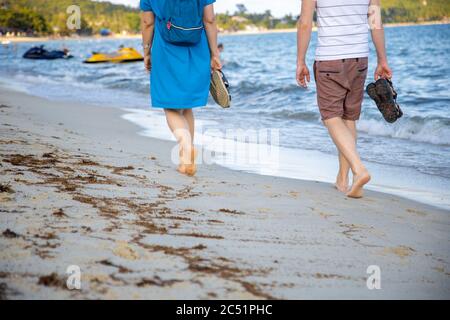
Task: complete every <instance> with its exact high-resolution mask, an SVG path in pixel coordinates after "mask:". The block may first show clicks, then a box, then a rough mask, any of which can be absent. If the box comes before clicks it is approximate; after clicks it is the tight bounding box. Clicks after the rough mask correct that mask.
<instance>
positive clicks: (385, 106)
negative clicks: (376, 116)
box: [366, 79, 403, 123]
mask: <svg viewBox="0 0 450 320" xmlns="http://www.w3.org/2000/svg"><path fill="white" fill-rule="evenodd" d="M366 91H367V94H368V95H369V97H370V98H372V100H374V101H375V103H376V104H377V107H378V110H380V112H381V114H382V115H383V118H384V119H385V120H386V121H387V122H389V123H394V122H395V121H397V120H398V119H400V118H401V117H402V116H403V111H402V109H401V108H400V106H399V105H398V103H397V92H396V91H395V89H394V86H393V84H392V81H391V80H389V79H378V80H377V81H376V82H375V83H371V84H369V85H368V86H367V88H366Z"/></svg>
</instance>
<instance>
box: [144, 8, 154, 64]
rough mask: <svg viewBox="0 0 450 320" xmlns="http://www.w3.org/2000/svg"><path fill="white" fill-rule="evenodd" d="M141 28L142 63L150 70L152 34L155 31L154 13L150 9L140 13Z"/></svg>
mask: <svg viewBox="0 0 450 320" xmlns="http://www.w3.org/2000/svg"><path fill="white" fill-rule="evenodd" d="M141 30H142V44H143V46H144V64H145V69H147V70H148V71H150V70H151V69H152V58H151V52H152V45H153V35H154V32H155V15H154V14H153V12H151V11H145V12H142V14H141Z"/></svg>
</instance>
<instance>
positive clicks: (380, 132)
mask: <svg viewBox="0 0 450 320" xmlns="http://www.w3.org/2000/svg"><path fill="white" fill-rule="evenodd" d="M358 130H361V131H362V132H365V133H368V134H370V135H376V136H385V137H391V138H399V139H407V140H412V141H417V142H426V143H431V144H437V145H446V146H448V145H450V126H449V125H448V124H446V123H445V120H444V119H433V118H430V119H423V118H422V119H420V120H419V119H417V120H415V119H414V118H412V119H411V118H409V119H408V118H406V119H401V120H400V122H398V123H394V124H388V123H386V122H382V121H379V120H375V119H361V120H360V121H359V122H358Z"/></svg>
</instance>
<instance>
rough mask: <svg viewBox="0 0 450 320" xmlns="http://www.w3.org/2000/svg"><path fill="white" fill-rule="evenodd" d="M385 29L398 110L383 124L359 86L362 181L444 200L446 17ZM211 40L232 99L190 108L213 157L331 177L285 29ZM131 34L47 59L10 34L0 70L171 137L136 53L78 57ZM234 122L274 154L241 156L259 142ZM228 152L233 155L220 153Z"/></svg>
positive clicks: (447, 171) (54, 44) (449, 188)
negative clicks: (399, 114) (28, 55)
mask: <svg viewBox="0 0 450 320" xmlns="http://www.w3.org/2000/svg"><path fill="white" fill-rule="evenodd" d="M316 39H317V35H316V33H314V34H313V38H312V43H311V50H310V52H309V54H308V57H307V60H308V61H307V62H308V64H309V65H310V66H311V65H312V63H313V59H314V50H313V48H314V46H315V43H316ZM386 39H387V49H388V55H389V62H390V65H391V67H392V69H393V71H394V79H393V80H394V85H395V87H396V89H397V91H398V94H399V99H398V102H399V103H400V105H401V106H402V109H403V111H404V113H405V115H404V117H403V118H402V119H400V120H399V121H398V122H396V123H395V124H388V123H386V122H385V121H384V120H383V118H382V116H381V114H380V113H379V111H378V110H377V108H376V106H375V104H374V103H373V102H372V101H371V100H370V99H369V98H368V97H367V96H366V98H365V100H364V104H363V113H362V117H361V120H360V121H359V123H358V130H359V140H358V146H359V150H360V153H361V157H362V158H363V160H364V161H365V162H366V163H367V166H368V167H369V169H370V170H371V171H372V173H373V181H372V182H371V184H370V188H372V189H374V190H379V191H384V192H388V193H392V194H397V195H401V196H404V197H408V198H412V199H415V200H418V201H422V202H426V203H429V204H433V205H436V206H440V207H444V208H446V209H450V91H449V87H450V76H449V75H450V64H449V52H450V25H433V26H413V27H393V28H386ZM220 42H222V43H223V44H224V46H225V51H224V52H223V54H222V59H223V61H224V64H225V67H224V72H225V73H226V75H227V77H228V79H229V81H230V83H231V94H232V96H233V104H232V108H231V109H229V110H223V109H221V108H219V107H218V106H216V105H214V103H213V102H212V101H210V102H209V104H208V106H206V107H205V108H202V109H198V110H197V111H196V117H197V119H199V121H198V127H199V128H198V134H197V142H199V143H203V144H204V146H205V147H206V149H208V150H210V151H212V152H215V154H216V157H215V160H216V162H217V163H219V164H222V165H225V166H227V167H230V168H232V169H236V170H245V171H250V172H254V173H258V174H265V175H275V176H282V177H289V178H294V179H307V180H315V181H324V182H333V181H334V179H335V175H336V170H337V161H336V149H335V147H334V145H333V143H332V142H331V140H330V138H329V136H328V133H327V131H326V129H325V128H324V127H323V124H322V123H321V121H320V115H319V112H318V109H317V103H316V98H315V95H316V90H315V84H314V81H313V80H312V82H311V83H310V85H309V88H308V89H307V90H304V89H301V88H299V87H298V86H297V85H296V82H295V69H296V35H295V33H280V34H278V33H277V34H261V35H239V36H236V35H230V36H221V37H220ZM140 43H141V41H140V40H139V39H131V40H129V39H127V40H123V39H89V40H86V39H84V40H68V41H51V42H47V43H45V45H46V46H47V47H48V48H54V49H59V48H61V47H63V46H65V47H68V48H69V49H71V52H72V54H73V55H74V56H75V58H74V59H71V60H55V61H33V60H25V59H22V57H21V56H22V55H23V53H24V52H25V51H26V50H27V49H28V48H29V47H30V46H32V44H30V43H20V44H11V45H9V46H7V47H6V46H4V47H0V80H1V81H2V82H5V81H7V82H9V83H10V84H12V85H14V86H16V87H17V88H20V89H21V90H25V91H27V92H29V93H31V94H34V95H38V96H43V97H47V98H50V99H61V100H69V101H72V100H76V101H80V102H85V103H90V104H95V105H104V106H114V107H118V108H123V109H126V112H127V114H126V115H125V116H124V118H125V119H127V120H130V121H133V122H135V123H137V124H139V125H140V126H141V127H142V128H143V131H142V132H141V134H144V135H147V136H151V137H157V138H161V139H172V137H171V135H170V132H169V131H168V129H167V127H166V123H165V120H164V117H163V113H162V112H161V111H160V110H152V109H150V107H149V105H150V98H149V76H148V74H147V73H146V72H145V70H144V68H143V65H142V63H134V64H100V65H86V64H82V61H83V60H84V59H85V58H86V57H87V56H88V55H89V53H90V52H91V51H114V50H116V49H117V48H118V47H119V46H120V45H125V46H133V47H135V48H139V47H140ZM43 44H44V43H43ZM375 66H376V55H375V51H374V48H373V46H372V47H371V53H370V66H369V78H368V80H367V83H369V82H370V81H373V71H374V68H375ZM213 129H214V130H213ZM217 129H219V130H218V132H217ZM241 129H245V130H254V131H256V132H261V131H264V130H269V132H276V134H277V135H278V139H277V142H278V144H277V145H276V146H273V147H275V148H274V149H273V150H272V155H273V154H276V157H269V158H264V159H263V160H264V161H260V160H261V159H257V160H259V161H249V159H248V158H247V157H246V158H244V157H243V156H242V157H241V156H240V155H242V154H244V153H245V152H243V151H245V150H248V148H249V145H251V144H256V146H252V147H256V148H266V146H264V144H265V143H264V142H258V141H256V142H246V141H239V142H238V143H236V142H234V143H230V141H228V140H230V139H227V136H226V135H225V132H227V131H233V130H241ZM211 132H215V133H214V134H213V133H211ZM221 133H223V134H221ZM211 135H212V136H214V137H213V138H214V139H213V140H214V143H211V139H212V138H211ZM218 146H220V147H221V148H218ZM219 149H220V150H219ZM221 154H222V155H223V154H225V155H223V156H222V157H221V156H220V155H221ZM230 154H231V155H232V158H233V161H226V160H227V159H228V158H229V156H230ZM226 155H227V156H226ZM227 157H228V158H227ZM253 160H255V159H253Z"/></svg>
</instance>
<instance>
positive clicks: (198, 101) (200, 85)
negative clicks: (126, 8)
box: [140, 0, 216, 109]
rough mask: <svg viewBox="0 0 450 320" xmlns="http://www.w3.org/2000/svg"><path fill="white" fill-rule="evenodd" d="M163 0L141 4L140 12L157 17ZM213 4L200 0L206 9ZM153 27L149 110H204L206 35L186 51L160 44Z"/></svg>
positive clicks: (208, 60)
mask: <svg viewBox="0 0 450 320" xmlns="http://www.w3.org/2000/svg"><path fill="white" fill-rule="evenodd" d="M165 1H166V0H141V3H140V7H141V10H142V11H152V12H153V14H154V15H155V19H157V18H158V17H161V14H162V10H163V7H164V2H165ZM215 1H216V0H200V2H201V5H203V6H207V5H210V4H212V3H214V2H215ZM158 25H159V24H158V23H155V35H154V38H153V46H152V71H151V73H150V91H151V98H152V106H153V107H154V108H164V109H191V108H196V107H203V106H206V104H207V103H208V94H209V85H210V81H211V54H210V51H209V45H208V40H207V38H206V32H205V31H203V35H202V39H201V41H200V42H199V43H198V44H197V45H195V46H190V47H183V46H176V45H173V44H170V43H168V42H166V41H164V40H163V39H162V37H161V34H160V32H159V30H158Z"/></svg>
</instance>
